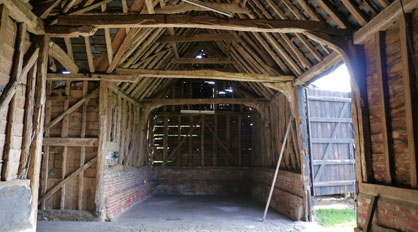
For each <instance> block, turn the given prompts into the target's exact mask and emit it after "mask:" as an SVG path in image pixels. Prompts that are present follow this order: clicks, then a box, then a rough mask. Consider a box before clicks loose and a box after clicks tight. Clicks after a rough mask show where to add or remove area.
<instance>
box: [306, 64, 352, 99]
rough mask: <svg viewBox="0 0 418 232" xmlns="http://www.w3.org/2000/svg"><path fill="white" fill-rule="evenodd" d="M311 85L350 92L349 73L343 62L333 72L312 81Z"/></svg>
mask: <svg viewBox="0 0 418 232" xmlns="http://www.w3.org/2000/svg"><path fill="white" fill-rule="evenodd" d="M312 85H314V86H316V87H318V89H321V90H331V91H339V92H351V85H350V75H349V74H348V71H347V67H346V66H345V64H343V65H340V66H339V67H338V68H336V69H335V70H334V72H332V73H330V74H328V75H326V76H323V77H321V78H319V79H318V80H316V81H314V82H312Z"/></svg>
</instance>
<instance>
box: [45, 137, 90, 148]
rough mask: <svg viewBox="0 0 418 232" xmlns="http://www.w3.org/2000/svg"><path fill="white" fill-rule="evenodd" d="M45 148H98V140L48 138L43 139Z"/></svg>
mask: <svg viewBox="0 0 418 232" xmlns="http://www.w3.org/2000/svg"><path fill="white" fill-rule="evenodd" d="M43 145H44V146H70V147H97V145H98V139H97V138H73V137H67V138H63V137H48V138H44V139H43Z"/></svg>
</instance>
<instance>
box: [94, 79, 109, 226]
mask: <svg viewBox="0 0 418 232" xmlns="http://www.w3.org/2000/svg"><path fill="white" fill-rule="evenodd" d="M108 93H109V91H108V90H107V82H106V81H100V93H99V147H98V151H97V165H96V169H97V174H96V194H95V203H96V215H97V216H98V217H99V218H100V219H101V220H104V219H105V218H106V208H105V193H104V172H105V165H106V151H107V149H106V147H107V129H108V128H107V107H108V105H107V101H108V99H109V98H108V96H107V95H108Z"/></svg>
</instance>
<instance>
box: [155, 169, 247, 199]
mask: <svg viewBox="0 0 418 232" xmlns="http://www.w3.org/2000/svg"><path fill="white" fill-rule="evenodd" d="M155 170H156V175H157V178H158V185H157V188H156V193H158V194H182V195H236V194H248V191H249V183H250V178H249V174H250V170H251V169H250V168H241V167H235V168H229V167H205V168H199V167H178V168H177V167H161V168H156V169H155Z"/></svg>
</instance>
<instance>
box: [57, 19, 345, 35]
mask: <svg viewBox="0 0 418 232" xmlns="http://www.w3.org/2000/svg"><path fill="white" fill-rule="evenodd" d="M61 26H94V27H96V28H166V27H176V28H200V29H212V30H215V29H219V30H229V31H246V32H266V33H269V32H270V33H303V32H322V33H327V34H330V35H339V36H345V35H349V34H350V33H351V32H350V31H349V30H343V29H337V28H334V27H332V26H330V25H328V24H325V23H322V22H317V21H308V20H277V19H231V18H217V17H212V16H191V15H158V14H148V15H146V14H142V15H141V14H122V15H117V14H112V15H108V14H94V15H59V16H58V18H57V24H56V25H54V26H51V28H54V27H61Z"/></svg>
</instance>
